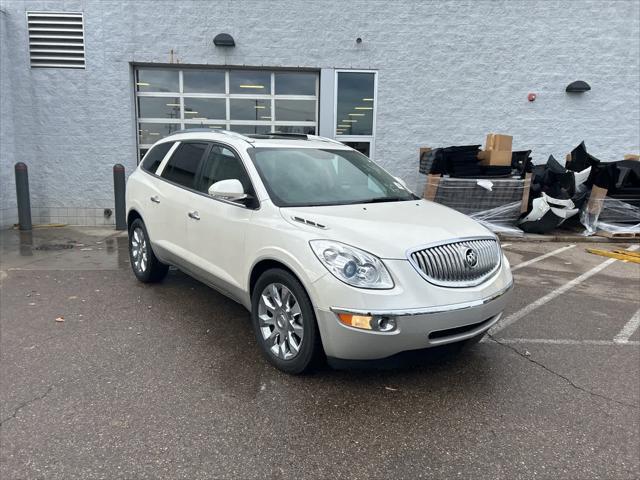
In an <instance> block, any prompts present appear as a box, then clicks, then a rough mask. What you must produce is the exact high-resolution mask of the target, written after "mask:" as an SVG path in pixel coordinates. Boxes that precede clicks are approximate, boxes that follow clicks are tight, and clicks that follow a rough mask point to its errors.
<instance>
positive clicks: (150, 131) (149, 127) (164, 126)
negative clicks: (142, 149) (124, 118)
mask: <svg viewBox="0 0 640 480" xmlns="http://www.w3.org/2000/svg"><path fill="white" fill-rule="evenodd" d="M138 125H139V126H138V135H139V137H140V141H139V143H140V144H145V143H156V142H157V141H158V140H160V139H161V138H164V137H166V136H167V135H170V134H172V133H173V132H176V131H178V130H180V124H179V123H140V124H138Z"/></svg>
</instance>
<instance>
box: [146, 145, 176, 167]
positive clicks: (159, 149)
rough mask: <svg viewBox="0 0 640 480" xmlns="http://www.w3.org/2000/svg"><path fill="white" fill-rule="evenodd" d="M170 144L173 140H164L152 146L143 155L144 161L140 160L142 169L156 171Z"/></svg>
mask: <svg viewBox="0 0 640 480" xmlns="http://www.w3.org/2000/svg"><path fill="white" fill-rule="evenodd" d="M172 145H173V142H165V143H161V144H160V145H156V146H155V147H153V148H152V149H151V151H150V152H149V154H148V155H147V156H146V157H145V159H144V162H142V169H143V170H146V171H147V172H151V173H156V170H157V169H158V167H159V166H160V164H161V163H162V160H164V157H165V155H166V154H167V152H168V151H169V149H170V148H171V146H172Z"/></svg>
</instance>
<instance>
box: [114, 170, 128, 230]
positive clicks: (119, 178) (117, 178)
mask: <svg viewBox="0 0 640 480" xmlns="http://www.w3.org/2000/svg"><path fill="white" fill-rule="evenodd" d="M125 188H126V185H125V181H124V166H123V165H121V164H120V163H116V164H115V165H114V166H113V192H114V194H115V197H116V199H115V200H116V230H126V229H127V219H126V212H125Z"/></svg>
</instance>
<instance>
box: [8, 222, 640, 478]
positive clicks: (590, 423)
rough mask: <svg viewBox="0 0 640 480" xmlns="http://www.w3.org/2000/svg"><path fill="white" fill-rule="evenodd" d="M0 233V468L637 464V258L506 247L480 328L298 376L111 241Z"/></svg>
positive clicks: (603, 473)
mask: <svg viewBox="0 0 640 480" xmlns="http://www.w3.org/2000/svg"><path fill="white" fill-rule="evenodd" d="M0 239H1V240H2V252H1V253H2V266H1V271H0V281H1V286H2V292H1V297H0V301H1V305H0V314H1V315H0V360H1V366H0V369H1V378H0V387H1V388H0V402H1V406H0V422H1V425H0V478H3V479H5V478H6V479H9V478H11V479H18V478H64V479H67V478H109V479H111V478H136V479H142V478H172V479H173V478H189V479H197V478H242V479H249V478H334V477H336V478H491V479H494V478H501V479H502V478H503V479H513V478H553V479H556V478H572V479H574V478H580V479H584V478H607V479H613V478H615V479H624V478H638V476H640V408H639V403H640V375H639V373H640V372H639V371H640V333H639V332H638V331H637V330H634V331H633V332H631V335H629V336H628V338H626V339H625V338H623V337H624V335H622V336H620V333H621V331H623V330H624V331H625V332H626V333H629V332H630V331H631V329H630V328H628V327H627V325H628V324H629V322H630V321H632V319H633V318H634V315H638V313H637V312H638V310H639V309H640V295H639V293H640V265H637V264H631V263H625V262H621V261H611V262H609V263H607V264H605V265H604V266H603V264H604V262H607V261H608V260H607V259H606V258H603V257H599V256H595V255H591V254H589V253H586V252H585V246H584V245H580V244H577V245H575V246H573V247H570V248H568V249H566V250H563V251H561V252H560V253H558V254H556V255H551V256H548V257H546V258H543V259H539V257H541V256H542V255H544V254H546V253H549V252H552V251H555V250H558V249H561V248H564V247H567V246H568V244H566V243H548V242H547V243H528V242H514V243H511V244H505V247H504V248H505V251H506V252H507V256H508V257H509V259H510V261H511V264H512V265H513V266H517V265H519V264H522V263H523V262H528V261H533V263H530V264H528V265H527V266H525V267H522V268H517V269H516V271H515V278H516V288H515V295H513V301H512V304H511V306H510V307H509V309H508V311H507V312H506V314H505V317H503V320H506V321H505V323H503V324H501V325H500V324H499V325H500V327H499V328H497V329H496V330H495V331H493V332H492V337H493V340H492V339H488V340H487V341H484V342H482V343H480V344H478V345H476V346H475V347H474V348H472V349H470V350H468V351H466V352H463V353H462V354H461V355H459V356H457V357H438V356H433V355H431V356H429V357H428V358H424V359H423V360H422V361H421V362H420V363H419V364H418V365H413V366H411V367H406V368H404V369H401V370H356V371H334V370H331V369H329V368H324V369H321V370H320V371H318V372H316V373H314V374H312V375H307V376H300V377H292V376H288V375H285V374H282V373H279V372H278V371H276V370H274V369H273V368H272V367H271V366H270V365H269V364H268V363H266V361H264V360H263V359H262V357H261V355H260V353H259V351H258V348H257V346H256V345H255V343H254V339H253V336H252V332H251V328H250V323H249V316H248V313H247V312H246V311H245V310H244V309H243V308H242V307H241V306H239V305H237V304H235V303H233V302H232V301H230V300H228V299H226V298H224V297H222V296H221V295H219V294H218V293H216V292H215V291H213V290H210V289H208V288H207V287H205V286H204V285H202V284H200V283H198V282H196V281H195V280H192V279H190V278H188V277H187V276H186V275H184V274H183V273H181V272H179V271H177V270H171V271H170V273H169V276H168V277H167V279H166V280H165V281H164V282H163V283H162V284H159V285H153V286H147V285H143V284H141V283H139V282H137V281H136V280H135V278H134V277H133V275H132V273H131V272H130V270H129V264H128V255H127V250H126V237H125V236H123V234H118V233H115V232H114V231H113V230H101V229H87V228H83V229H80V228H76V229H74V228H63V229H48V230H34V232H33V235H31V236H30V237H29V236H27V235H22V238H20V234H19V232H16V231H5V232H1V233H0ZM589 247H597V245H592V244H590V245H589ZM601 247H602V248H611V246H610V245H602V246H601ZM615 247H616V248H626V247H628V245H622V244H617V245H616V246H615ZM585 276H586V278H585V279H584V280H583V281H579V282H576V281H575V280H576V279H580V278H582V277H585ZM572 282H573V283H572ZM567 285H569V287H570V288H569V287H567ZM555 292H563V293H561V294H557V293H555ZM554 295H555V296H554ZM541 299H542V300H545V299H546V301H541ZM532 306H534V308H533V309H532ZM60 318H62V319H64V321H56V319H60ZM513 319H516V320H513ZM625 328H626V330H625ZM625 335H626V334H625ZM614 339H617V340H614ZM623 340H624V341H623Z"/></svg>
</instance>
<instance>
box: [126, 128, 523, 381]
mask: <svg viewBox="0 0 640 480" xmlns="http://www.w3.org/2000/svg"><path fill="white" fill-rule="evenodd" d="M127 219H128V225H129V247H130V256H131V265H132V267H133V272H134V273H135V275H136V277H137V278H138V279H139V280H141V281H143V282H153V281H159V280H161V279H162V278H163V277H164V276H165V275H166V273H167V269H168V265H174V266H176V267H178V268H179V269H180V270H183V271H184V272H186V273H188V274H189V275H191V276H193V277H195V278H197V279H198V280H200V281H202V282H204V283H206V284H207V285H210V286H211V287H213V288H215V289H216V290H218V291H220V292H222V293H223V294H225V295H227V296H229V297H230V298H232V299H233V300H235V301H237V302H239V303H241V304H242V305H244V306H245V307H246V308H247V309H248V310H249V311H250V312H251V318H252V322H253V327H254V330H255V335H256V339H257V341H258V343H259V345H260V347H261V348H262V350H263V352H264V354H265V355H266V357H267V358H268V359H269V361H270V362H271V363H273V364H274V365H275V366H276V367H278V368H279V369H281V370H284V371H286V372H289V373H300V372H302V371H304V370H306V369H307V368H308V367H310V366H311V365H312V364H313V363H314V362H316V361H317V360H319V359H321V358H323V355H326V357H327V358H328V359H329V360H330V361H334V362H338V361H340V360H371V359H382V358H386V357H390V356H393V355H395V354H398V353H400V352H404V351H407V350H417V349H422V348H427V347H432V346H436V345H443V344H447V343H453V342H473V341H477V340H479V339H480V338H481V337H482V336H483V335H484V333H485V332H486V331H487V330H488V329H489V328H490V327H491V326H492V325H493V324H495V323H496V322H497V321H498V319H499V318H500V315H501V313H502V311H503V309H504V308H505V304H506V301H507V295H506V293H507V292H508V291H509V290H510V289H511V286H512V283H513V280H512V276H511V272H510V269H509V264H508V262H507V259H506V257H505V256H504V255H503V254H502V251H501V249H500V245H499V243H498V241H497V239H496V237H495V235H493V234H492V233H491V232H489V231H488V230H487V229H486V228H484V227H483V226H481V225H479V224H478V223H476V222H475V221H473V220H471V219H470V218H469V217H467V216H465V215H462V214H461V213H458V212H456V211H454V210H451V209H449V208H446V207H443V206H441V205H438V204H436V203H432V202H428V201H426V200H422V199H419V198H418V197H416V196H415V195H413V194H412V193H411V192H410V191H409V190H408V189H407V188H406V187H405V185H404V183H403V182H402V181H401V180H400V179H398V178H395V177H393V176H391V175H390V174H389V173H387V172H386V171H385V170H383V169H382V168H381V167H379V166H378V165H377V164H376V163H374V162H373V161H371V160H370V159H368V158H367V157H366V156H364V155H362V154H360V153H359V152H357V151H355V150H353V149H352V148H350V147H347V146H346V145H343V144H341V143H339V142H337V141H335V140H331V139H326V138H321V137H315V136H311V135H294V134H288V135H285V134H269V135H253V136H244V135H240V134H237V133H232V132H226V131H219V132H212V131H204V130H201V129H197V130H196V129H194V130H186V131H181V132H178V133H176V134H173V135H171V136H169V137H167V138H164V139H162V140H161V141H159V142H158V143H156V144H155V145H154V146H153V147H152V148H151V150H149V152H148V153H147V154H146V155H145V157H144V159H143V160H142V162H141V164H140V166H139V167H138V168H137V169H136V170H135V171H134V172H133V173H132V174H131V176H130V177H129V181H128V184H127Z"/></svg>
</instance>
